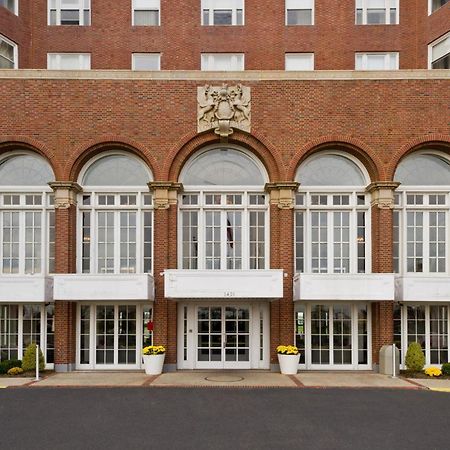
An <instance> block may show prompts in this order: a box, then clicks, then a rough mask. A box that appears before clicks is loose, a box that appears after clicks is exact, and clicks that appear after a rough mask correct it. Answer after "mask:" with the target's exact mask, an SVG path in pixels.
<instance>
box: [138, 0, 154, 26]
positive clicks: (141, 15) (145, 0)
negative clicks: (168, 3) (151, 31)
mask: <svg viewBox="0 0 450 450" xmlns="http://www.w3.org/2000/svg"><path fill="white" fill-rule="evenodd" d="M132 4H133V15H132V17H133V25H135V26H142V25H143V26H158V25H160V0H133V2H132Z"/></svg>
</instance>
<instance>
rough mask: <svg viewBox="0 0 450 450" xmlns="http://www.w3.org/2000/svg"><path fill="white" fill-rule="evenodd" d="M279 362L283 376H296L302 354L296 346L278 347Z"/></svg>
mask: <svg viewBox="0 0 450 450" xmlns="http://www.w3.org/2000/svg"><path fill="white" fill-rule="evenodd" d="M277 353H278V362H279V364H280V371H281V373H282V374H283V375H295V374H296V373H297V368H298V363H299V361H300V352H299V351H298V348H297V347H296V346H295V345H279V346H278V347H277Z"/></svg>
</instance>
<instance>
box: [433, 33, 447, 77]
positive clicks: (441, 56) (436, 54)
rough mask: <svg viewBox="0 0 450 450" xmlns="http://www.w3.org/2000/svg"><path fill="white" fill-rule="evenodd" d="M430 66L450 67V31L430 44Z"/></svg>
mask: <svg viewBox="0 0 450 450" xmlns="http://www.w3.org/2000/svg"><path fill="white" fill-rule="evenodd" d="M428 49H429V68H430V69H450V33H448V34H447V35H445V36H444V37H442V38H439V39H438V40H437V41H434V42H433V43H432V44H430V45H429V46H428Z"/></svg>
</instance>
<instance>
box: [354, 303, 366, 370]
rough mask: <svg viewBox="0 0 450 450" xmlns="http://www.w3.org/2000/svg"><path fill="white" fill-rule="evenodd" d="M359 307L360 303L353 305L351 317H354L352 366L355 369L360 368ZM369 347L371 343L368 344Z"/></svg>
mask: <svg viewBox="0 0 450 450" xmlns="http://www.w3.org/2000/svg"><path fill="white" fill-rule="evenodd" d="M358 307H359V304H355V305H351V317H352V339H351V342H352V366H353V369H358V365H359V358H358V355H359V353H358V352H359V332H358V326H359V323H358V319H359V318H358ZM367 347H369V345H367ZM368 357H369V348H367V358H368Z"/></svg>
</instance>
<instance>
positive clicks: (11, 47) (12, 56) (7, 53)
mask: <svg viewBox="0 0 450 450" xmlns="http://www.w3.org/2000/svg"><path fill="white" fill-rule="evenodd" d="M17 67H18V64H17V44H15V43H14V42H12V41H10V40H9V39H7V38H5V37H4V36H2V35H1V34H0V69H17Z"/></svg>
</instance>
